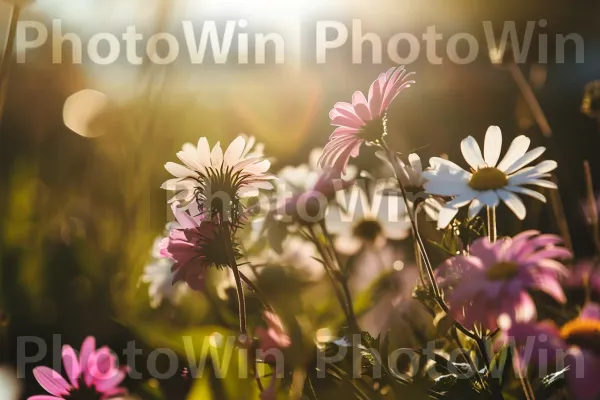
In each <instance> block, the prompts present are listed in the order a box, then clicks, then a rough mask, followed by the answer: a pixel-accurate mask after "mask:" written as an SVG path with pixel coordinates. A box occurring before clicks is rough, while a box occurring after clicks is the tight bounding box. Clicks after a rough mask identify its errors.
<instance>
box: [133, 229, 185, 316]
mask: <svg viewBox="0 0 600 400" xmlns="http://www.w3.org/2000/svg"><path fill="white" fill-rule="evenodd" d="M169 227H172V226H171V224H169V225H168V227H167V229H168V228H169ZM163 239H164V238H163V237H157V238H156V239H155V240H154V245H153V246H152V251H151V255H152V258H153V261H152V262H151V263H149V264H148V265H146V266H145V267H144V274H143V275H142V277H141V278H140V280H141V282H144V283H148V284H149V287H148V295H149V297H150V307H152V308H158V307H160V305H161V304H162V302H163V300H164V299H167V300H169V301H170V302H171V304H173V305H178V304H179V302H180V301H181V298H182V297H183V295H185V293H186V292H187V289H188V288H187V286H186V285H185V284H184V283H183V282H176V283H173V278H174V276H175V273H173V272H172V271H171V268H172V267H173V260H171V259H170V258H167V257H164V256H163V255H161V253H160V251H161V248H162V242H163Z"/></svg>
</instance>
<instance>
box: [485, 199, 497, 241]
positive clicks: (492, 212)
mask: <svg viewBox="0 0 600 400" xmlns="http://www.w3.org/2000/svg"><path fill="white" fill-rule="evenodd" d="M487 223H488V238H489V239H490V242H492V243H494V242H495V241H496V239H497V237H498V233H497V231H496V207H488V208H487Z"/></svg>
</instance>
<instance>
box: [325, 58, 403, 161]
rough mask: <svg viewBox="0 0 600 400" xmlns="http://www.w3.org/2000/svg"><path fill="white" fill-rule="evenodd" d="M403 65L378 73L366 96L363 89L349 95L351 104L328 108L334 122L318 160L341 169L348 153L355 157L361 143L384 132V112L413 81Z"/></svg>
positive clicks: (349, 155)
mask: <svg viewBox="0 0 600 400" xmlns="http://www.w3.org/2000/svg"><path fill="white" fill-rule="evenodd" d="M413 74H414V73H413V72H410V73H406V70H405V69H404V66H401V67H398V68H391V69H389V70H388V71H387V72H386V73H382V74H380V75H379V77H378V78H377V80H376V81H375V82H373V83H372V84H371V87H370V88H369V97H368V99H367V98H366V97H365V95H364V94H363V93H362V92H359V91H356V92H354V94H353V95H352V104H350V103H336V104H335V106H334V107H333V109H332V110H331V111H330V112H329V118H331V125H333V126H337V128H336V129H335V130H334V131H333V133H332V134H331V136H330V137H329V143H327V144H326V145H325V148H324V149H323V154H322V155H321V158H320V159H319V164H320V165H321V166H323V167H337V168H339V169H341V170H342V171H343V172H345V171H346V166H347V165H348V161H349V160H350V157H357V156H358V153H359V150H360V147H361V145H362V144H363V143H367V144H370V143H375V142H377V141H378V140H379V139H381V137H382V136H383V135H384V134H385V132H386V129H385V128H386V127H385V124H386V120H385V112H386V111H387V109H388V107H389V106H390V104H391V103H392V101H393V100H394V99H395V98H396V96H398V94H399V93H400V92H402V91H403V90H404V89H406V88H408V87H410V85H411V84H413V83H414V81H411V80H408V78H409V77H410V76H411V75H413Z"/></svg>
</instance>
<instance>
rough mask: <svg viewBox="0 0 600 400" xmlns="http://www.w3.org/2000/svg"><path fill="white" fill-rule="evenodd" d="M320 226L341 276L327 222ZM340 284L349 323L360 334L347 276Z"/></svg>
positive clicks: (340, 262) (338, 257)
mask: <svg viewBox="0 0 600 400" xmlns="http://www.w3.org/2000/svg"><path fill="white" fill-rule="evenodd" d="M320 226H321V230H322V231H323V235H324V236H325V238H326V239H327V248H328V250H329V253H330V257H331V258H332V259H335V260H336V262H337V265H338V271H339V272H340V274H341V273H342V261H341V259H340V256H339V254H338V253H337V251H335V248H334V246H333V240H332V239H331V235H330V234H329V231H328V230H327V225H326V224H325V221H323V220H321V222H320ZM340 284H341V285H342V290H343V291H344V296H345V297H346V306H347V308H348V318H349V320H348V323H349V324H350V326H351V327H352V329H355V330H357V332H360V328H359V326H358V320H357V319H356V314H355V313H354V305H353V302H352V294H351V293H350V288H349V287H348V277H347V276H345V275H344V276H342V278H341V279H340Z"/></svg>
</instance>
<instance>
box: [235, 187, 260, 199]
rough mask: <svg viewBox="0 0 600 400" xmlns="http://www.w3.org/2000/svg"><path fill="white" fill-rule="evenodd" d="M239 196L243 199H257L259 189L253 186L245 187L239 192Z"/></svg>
mask: <svg viewBox="0 0 600 400" xmlns="http://www.w3.org/2000/svg"><path fill="white" fill-rule="evenodd" d="M238 195H239V196H240V197H241V198H248V197H256V196H258V189H257V188H254V187H251V186H244V187H241V188H240V189H239V190H238Z"/></svg>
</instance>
